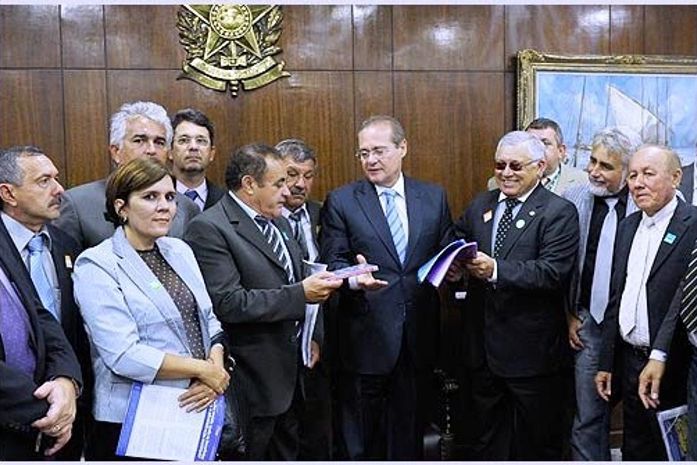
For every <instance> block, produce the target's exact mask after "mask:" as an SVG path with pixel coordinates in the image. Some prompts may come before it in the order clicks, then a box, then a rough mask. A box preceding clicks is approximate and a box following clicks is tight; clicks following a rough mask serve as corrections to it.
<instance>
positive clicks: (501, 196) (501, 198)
mask: <svg viewBox="0 0 697 465" xmlns="http://www.w3.org/2000/svg"><path fill="white" fill-rule="evenodd" d="M539 184H540V181H539V180H538V181H537V182H536V183H535V187H533V188H532V189H530V190H529V191H527V192H526V193H525V194H523V195H521V196H520V197H516V199H518V202H520V203H525V201H526V200H528V197H530V195H532V192H533V191H534V190H535V189H537V186H538V185H539ZM507 198H508V196H507V195H506V194H504V193H503V192H499V199H498V202H497V203H501V202H503V201H504V200H506V199H507Z"/></svg>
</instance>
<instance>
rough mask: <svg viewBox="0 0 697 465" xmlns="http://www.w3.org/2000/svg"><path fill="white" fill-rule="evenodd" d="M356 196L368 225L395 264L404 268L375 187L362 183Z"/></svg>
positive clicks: (366, 182)
mask: <svg viewBox="0 0 697 465" xmlns="http://www.w3.org/2000/svg"><path fill="white" fill-rule="evenodd" d="M354 196H355V198H356V202H358V206H359V207H360V208H361V210H362V211H363V214H364V215H365V217H366V219H367V220H368V223H369V224H370V225H371V226H372V227H373V229H374V230H375V233H376V234H377V236H378V238H379V239H380V240H381V241H382V243H383V244H384V245H385V249H386V250H388V251H389V253H390V255H391V256H392V259H393V260H394V261H395V263H397V265H398V266H402V265H401V263H400V261H399V256H398V255H397V249H395V246H394V242H393V241H392V233H391V232H390V227H389V226H388V224H387V218H385V213H384V212H383V211H382V207H381V206H380V200H379V199H378V195H377V192H376V191H375V187H373V185H372V184H370V183H369V182H368V181H365V180H364V181H361V182H360V183H359V184H358V186H357V187H356V190H355V193H354Z"/></svg>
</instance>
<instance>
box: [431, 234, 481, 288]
mask: <svg viewBox="0 0 697 465" xmlns="http://www.w3.org/2000/svg"><path fill="white" fill-rule="evenodd" d="M476 257H477V243H476V242H467V241H465V240H464V239H458V240H456V241H453V242H451V243H450V244H448V245H446V246H445V247H443V249H441V251H440V252H438V253H437V254H436V255H434V256H433V257H432V258H431V259H430V260H429V261H427V262H426V263H424V264H423V265H421V268H419V271H418V273H417V277H418V279H419V282H420V283H422V282H424V281H428V282H429V283H431V284H432V285H433V287H438V286H440V285H441V283H442V282H443V279H444V278H445V275H446V273H447V272H448V269H449V268H450V265H451V264H452V263H453V261H454V260H455V259H458V260H460V259H466V258H476Z"/></svg>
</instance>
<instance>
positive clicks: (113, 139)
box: [109, 102, 174, 148]
mask: <svg viewBox="0 0 697 465" xmlns="http://www.w3.org/2000/svg"><path fill="white" fill-rule="evenodd" d="M138 116H142V117H144V118H147V119H149V120H152V121H154V122H156V123H158V124H161V125H162V126H163V127H164V128H165V138H166V144H167V147H170V146H171V145H172V134H173V133H174V131H173V130H172V122H171V121H170V119H169V116H167V110H165V109H164V107H163V106H162V105H158V104H157V103H154V102H131V103H124V104H123V105H121V108H119V111H117V112H116V113H114V114H113V115H111V120H110V122H109V144H110V145H116V146H118V147H119V148H122V147H123V140H124V139H125V138H126V124H127V123H128V121H129V120H131V119H133V118H136V117H138Z"/></svg>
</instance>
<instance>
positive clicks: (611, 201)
mask: <svg viewBox="0 0 697 465" xmlns="http://www.w3.org/2000/svg"><path fill="white" fill-rule="evenodd" d="M603 200H605V203H606V204H607V207H608V208H609V209H610V210H612V209H613V208H615V205H617V202H618V201H619V199H618V198H617V197H605V198H604V199H603Z"/></svg>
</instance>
